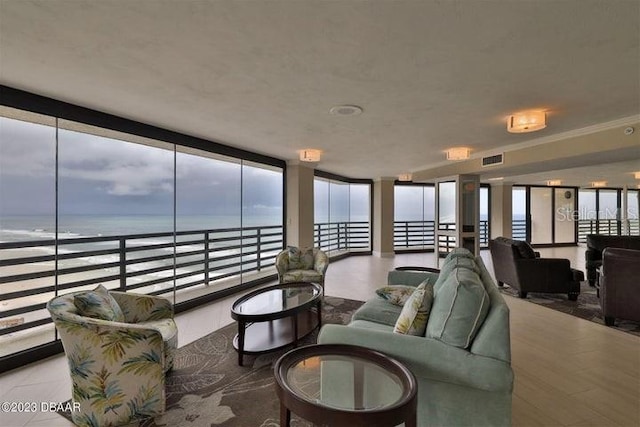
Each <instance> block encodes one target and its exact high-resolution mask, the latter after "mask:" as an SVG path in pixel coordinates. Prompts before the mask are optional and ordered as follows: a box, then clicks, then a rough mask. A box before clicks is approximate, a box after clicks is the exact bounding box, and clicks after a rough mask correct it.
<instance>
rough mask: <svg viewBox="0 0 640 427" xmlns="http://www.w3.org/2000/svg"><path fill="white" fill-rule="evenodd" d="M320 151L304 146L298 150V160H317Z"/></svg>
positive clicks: (318, 159)
mask: <svg viewBox="0 0 640 427" xmlns="http://www.w3.org/2000/svg"><path fill="white" fill-rule="evenodd" d="M321 154H322V151H320V150H316V149H315V148H306V149H304V150H302V151H300V161H301V162H319V161H320V155H321Z"/></svg>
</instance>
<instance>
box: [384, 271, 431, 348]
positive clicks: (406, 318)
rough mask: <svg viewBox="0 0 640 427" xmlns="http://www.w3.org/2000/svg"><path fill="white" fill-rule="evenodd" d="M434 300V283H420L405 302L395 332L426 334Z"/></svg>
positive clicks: (394, 328)
mask: <svg viewBox="0 0 640 427" xmlns="http://www.w3.org/2000/svg"><path fill="white" fill-rule="evenodd" d="M432 302H433V285H432V284H430V283H428V282H426V281H425V282H423V283H422V284H420V285H419V286H418V287H417V288H416V289H415V291H414V292H413V294H411V296H410V297H409V299H408V300H407V302H406V303H405V305H404V307H403V308H402V311H401V312H400V316H398V320H397V321H396V324H395V326H394V327H393V332H394V333H396V334H405V335H417V336H424V331H425V329H426V328H427V321H428V320H429V312H430V311H431V303H432Z"/></svg>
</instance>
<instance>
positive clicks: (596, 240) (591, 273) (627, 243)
mask: <svg viewBox="0 0 640 427" xmlns="http://www.w3.org/2000/svg"><path fill="white" fill-rule="evenodd" d="M605 248H622V249H635V250H640V236H607V235H604V234H587V250H586V251H585V253H584V259H585V268H586V270H587V280H588V281H589V284H590V285H591V286H595V284H596V280H597V276H598V274H597V272H596V270H597V269H598V267H600V266H601V265H602V251H604V250H605Z"/></svg>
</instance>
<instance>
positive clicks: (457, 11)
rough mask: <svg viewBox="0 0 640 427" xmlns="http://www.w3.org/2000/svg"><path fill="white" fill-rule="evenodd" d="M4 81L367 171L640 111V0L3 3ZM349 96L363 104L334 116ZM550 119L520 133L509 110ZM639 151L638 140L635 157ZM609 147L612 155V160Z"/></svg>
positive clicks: (352, 173) (429, 161)
mask: <svg viewBox="0 0 640 427" xmlns="http://www.w3.org/2000/svg"><path fill="white" fill-rule="evenodd" d="M0 82H1V83H2V84H5V85H8V86H13V87H16V88H19V89H24V90H28V91H32V92H35V93H38V94H42V95H46V96H51V97H53V98H56V99H60V100H64V101H68V102H72V103H75V104H79V105H83V106H86V107H90V108H95V109H98V110H101V111H105V112H109V113H113V114H117V115H120V116H123V117H128V118H131V119H135V120H138V121H141V122H145V123H150V124H154V125H158V126H162V127H165V128H168V129H173V130H177V131H180V132H184V133H187V134H192V135H195V136H199V137H203V138H207V139H211V140H215V141H218V142H221V143H224V144H228V145H232V146H236V147H241V148H245V149H249V150H252V151H256V152H259V153H264V154H269V155H272V156H274V157H278V158H282V159H294V158H296V157H297V150H300V149H303V148H307V147H313V148H319V149H321V150H323V151H324V156H323V160H322V162H321V163H320V165H319V168H321V169H323V170H326V171H329V172H334V173H338V174H342V175H346V176H349V177H354V178H377V177H382V176H394V175H397V174H400V173H403V172H407V171H416V170H421V169H425V168H429V167H430V165H435V164H438V163H441V162H442V161H443V159H444V154H443V150H444V149H445V148H447V147H451V146H460V145H463V146H468V147H471V148H472V150H473V152H482V151H486V150H494V149H498V148H499V147H502V146H506V145H511V144H517V143H521V142H525V141H528V140H530V139H532V138H537V137H544V136H549V135H553V134H556V133H561V132H566V131H570V130H574V129H579V128H584V127H587V126H591V125H594V124H598V123H602V122H607V121H611V120H615V119H620V118H624V117H629V116H633V115H638V114H640V1H636V0H557V1H526V0H525V1H515V0H513V1H506V0H493V1H492V0H488V1H470V0H469V1H462V0H460V1H455V0H450V1H403V0H399V1H373V0H369V1H348V0H347V1H340V2H338V1H278V0H271V1H231V0H211V1H176V0H171V1H161V0H155V1H125V0H121V1H118V0H114V1H102V2H97V1H94V2H89V1H77V0H70V1H69V0H42V1H27V0H19V1H18V0H2V1H1V2H0ZM338 104H356V105H359V106H361V107H362V108H363V109H364V112H363V114H361V115H359V116H354V117H338V116H332V115H330V114H329V113H328V111H329V109H330V108H331V107H332V106H334V105H338ZM530 108H536V109H544V110H546V111H547V114H548V122H549V125H548V127H547V128H546V129H544V130H542V131H540V132H537V133H535V134H520V135H516V134H509V133H507V132H506V130H505V119H506V116H507V115H508V114H510V113H512V112H515V111H518V110H522V109H530ZM638 158H640V155H639V156H638ZM603 161H606V159H603Z"/></svg>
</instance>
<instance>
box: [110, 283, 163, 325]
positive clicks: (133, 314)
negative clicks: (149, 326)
mask: <svg viewBox="0 0 640 427" xmlns="http://www.w3.org/2000/svg"><path fill="white" fill-rule="evenodd" d="M109 293H110V294H111V296H112V297H113V298H114V299H115V300H116V302H117V303H118V305H119V306H120V308H121V309H122V312H123V313H124V318H125V321H126V322H130V323H136V322H144V321H147V320H160V319H173V306H172V305H171V302H170V301H169V300H168V299H166V298H162V297H157V296H152V295H142V294H135V293H130V292H116V291H110V292H109Z"/></svg>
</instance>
